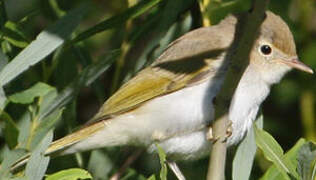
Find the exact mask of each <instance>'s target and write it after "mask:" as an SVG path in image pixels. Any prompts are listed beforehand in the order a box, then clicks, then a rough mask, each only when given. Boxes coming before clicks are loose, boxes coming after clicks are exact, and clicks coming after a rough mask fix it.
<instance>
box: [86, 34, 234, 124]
mask: <svg viewBox="0 0 316 180" xmlns="http://www.w3.org/2000/svg"><path fill="white" fill-rule="evenodd" d="M210 30H212V29H210V28H208V29H207V28H202V29H200V30H199V32H195V36H192V35H193V34H192V33H188V34H187V35H185V36H183V37H181V38H180V39H178V40H176V41H174V42H173V43H172V44H171V45H170V46H169V47H168V48H167V50H166V51H165V52H164V53H163V54H162V55H161V56H160V57H159V58H158V59H157V60H156V61H155V62H154V63H153V64H152V65H151V66H149V67H147V68H145V69H144V70H142V71H140V72H139V73H138V74H137V75H136V76H135V77H134V78H132V79H131V80H129V81H128V82H127V83H126V84H125V85H123V86H122V87H121V88H120V89H119V90H118V91H117V92H116V93H115V94H114V95H113V96H111V97H110V98H109V99H108V100H107V101H106V102H105V103H104V104H103V106H102V107H101V109H100V110H99V112H98V113H97V114H96V116H95V117H94V118H93V119H92V122H94V121H98V120H104V119H108V118H110V117H113V116H116V115H118V114H121V113H124V112H127V111H130V110H132V109H135V108H137V107H139V106H140V105H142V104H143V103H145V102H146V101H149V100H151V99H153V98H155V97H158V96H162V95H165V94H168V93H171V92H174V91H177V90H180V89H182V88H185V87H188V86H192V85H195V84H198V83H200V82H203V81H205V80H207V79H209V78H211V77H212V76H213V75H215V74H218V69H219V66H220V65H221V62H222V60H220V59H222V58H221V57H222V56H223V55H224V52H225V49H226V48H227V46H228V45H229V42H227V43H223V42H221V41H220V39H221V38H219V37H218V36H213V37H205V33H208V35H212V34H213V33H212V31H210ZM203 33H204V34H203ZM199 34H201V36H199ZM196 35H198V36H196ZM188 36H192V37H190V38H188ZM188 39H189V40H188ZM212 40H213V41H212ZM213 42H215V43H217V44H216V46H214V44H211V43H213ZM210 47H217V48H216V49H214V48H210Z"/></svg>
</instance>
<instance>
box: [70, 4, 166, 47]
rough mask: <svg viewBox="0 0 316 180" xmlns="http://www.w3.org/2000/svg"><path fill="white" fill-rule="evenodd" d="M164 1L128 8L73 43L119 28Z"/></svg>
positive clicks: (81, 35) (83, 33) (83, 34)
mask: <svg viewBox="0 0 316 180" xmlns="http://www.w3.org/2000/svg"><path fill="white" fill-rule="evenodd" d="M160 1H162V0H146V1H141V2H140V3H138V4H137V5H135V6H133V7H131V8H128V9H127V10H126V11H125V12H123V13H121V14H118V15H116V16H114V17H111V18H109V19H107V20H105V21H102V22H100V23H99V24H97V25H95V26H93V27H92V28H89V29H88V30H86V31H84V32H82V33H80V34H79V35H78V36H77V37H76V38H75V39H74V40H73V41H72V43H76V42H78V41H82V40H84V39H87V38H89V37H91V36H93V35H95V34H97V33H99V32H102V31H104V30H106V29H110V28H115V27H119V26H120V25H122V24H124V23H125V22H126V21H127V20H129V19H133V18H136V17H138V16H140V15H142V14H143V13H145V12H146V11H148V10H149V9H150V8H152V7H154V6H155V5H157V4H158V3H159V2H160Z"/></svg>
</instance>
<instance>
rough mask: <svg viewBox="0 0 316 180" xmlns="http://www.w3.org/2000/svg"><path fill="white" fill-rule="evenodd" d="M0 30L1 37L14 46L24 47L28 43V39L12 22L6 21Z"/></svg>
mask: <svg viewBox="0 0 316 180" xmlns="http://www.w3.org/2000/svg"><path fill="white" fill-rule="evenodd" d="M2 31H3V39H5V40H7V41H8V42H10V43H11V44H12V45H14V46H16V47H19V48H24V47H26V46H27V45H28V44H29V43H28V40H27V39H26V38H25V35H24V34H23V31H22V30H21V29H20V27H19V26H18V25H17V24H15V23H14V22H11V21H7V22H6V23H5V25H4V28H3V29H2Z"/></svg>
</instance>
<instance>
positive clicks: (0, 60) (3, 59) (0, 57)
mask: <svg viewBox="0 0 316 180" xmlns="http://www.w3.org/2000/svg"><path fill="white" fill-rule="evenodd" d="M6 64H8V57H7V56H6V55H5V54H4V53H3V51H2V49H0V72H1V70H2V69H3V68H4V66H5V65H6Z"/></svg>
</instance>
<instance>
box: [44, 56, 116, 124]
mask: <svg viewBox="0 0 316 180" xmlns="http://www.w3.org/2000/svg"><path fill="white" fill-rule="evenodd" d="M119 54H120V51H119V50H115V51H112V52H111V53H109V55H107V56H106V58H105V59H101V60H99V61H98V62H97V63H95V64H91V65H90V66H88V67H86V68H85V69H84V70H83V71H82V72H81V73H80V74H79V76H78V77H76V79H75V80H74V81H73V82H72V83H71V84H69V85H68V86H67V87H66V88H65V89H64V90H62V91H61V92H60V93H59V94H58V96H57V97H56V98H55V100H54V101H53V102H52V103H51V104H49V105H48V106H46V108H45V109H43V110H42V113H41V115H40V117H39V119H42V118H43V117H46V116H47V115H49V114H50V113H51V112H53V111H54V110H55V109H57V108H61V107H63V106H65V105H66V104H67V103H69V102H70V101H71V100H72V99H73V98H74V97H76V95H77V93H78V91H79V90H80V88H82V87H83V86H88V85H90V84H91V83H92V82H93V81H94V80H95V79H96V78H98V77H99V76H100V75H101V74H102V73H103V72H104V71H106V70H107V69H108V68H109V67H110V66H111V65H112V63H113V62H114V60H115V59H116V57H118V56H119Z"/></svg>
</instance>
